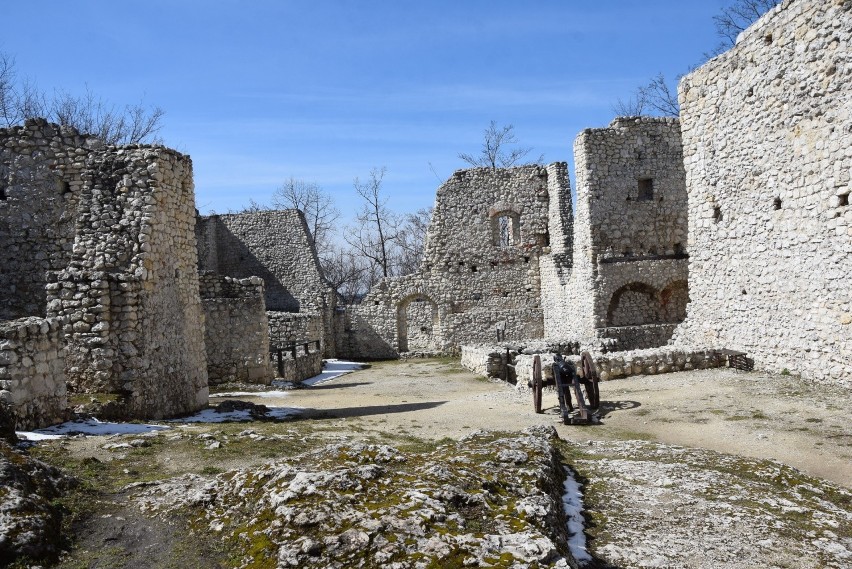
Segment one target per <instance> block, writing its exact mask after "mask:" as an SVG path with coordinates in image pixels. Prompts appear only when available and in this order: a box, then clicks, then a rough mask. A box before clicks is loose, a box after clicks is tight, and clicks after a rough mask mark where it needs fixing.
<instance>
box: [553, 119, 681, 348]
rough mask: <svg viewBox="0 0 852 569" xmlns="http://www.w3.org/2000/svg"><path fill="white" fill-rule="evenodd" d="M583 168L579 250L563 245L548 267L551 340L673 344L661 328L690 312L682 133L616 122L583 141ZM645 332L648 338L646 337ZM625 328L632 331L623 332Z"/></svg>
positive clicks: (665, 123) (661, 124) (579, 152)
mask: <svg viewBox="0 0 852 569" xmlns="http://www.w3.org/2000/svg"><path fill="white" fill-rule="evenodd" d="M574 158H575V163H576V167H577V213H576V218H575V219H573V223H572V225H573V227H572V229H573V244H572V243H571V242H570V241H569V242H558V243H554V244H553V247H552V250H551V253H550V254H549V255H546V256H545V257H543V258H542V260H541V274H542V305H543V306H544V308H545V322H544V327H545V334H546V336H547V337H548V338H554V339H565V340H571V341H580V342H581V343H583V344H594V343H595V342H596V341H598V340H600V339H604V338H611V339H613V340H616V341H617V344H618V345H619V347H621V348H622V349H636V348H645V347H651V346H654V345H660V342H662V343H665V342H666V341H667V340H668V338H667V337H663V336H662V331H664V330H667V329H668V330H671V329H672V328H673V327H671V326H669V327H661V326H660V325H661V324H671V323H676V322H679V321H680V320H682V319H683V317H684V315H685V302H686V280H687V279H686V277H687V260H686V259H687V253H686V235H687V218H686V209H687V203H686V202H687V195H686V189H685V181H684V171H683V165H682V151H681V141H680V130H679V123H678V121H677V119H671V118H635V117H633V118H617V119H615V120H614V121H613V122H612V123H611V124H610V125H609V126H608V127H607V128H600V129H587V130H585V131H583V132H582V133H580V135H579V136H578V137H577V139H576V140H575V142H574ZM556 203H558V202H556ZM568 207H569V206H568V205H567V204H566V205H563V206H562V207H560V208H559V209H558V211H557V212H554V214H553V215H552V216H551V217H552V218H554V219H556V218H558V217H559V216H561V217H562V218H565V217H566V215H565V214H563V213H561V212H562V211H564V210H565V209H567V208H568ZM567 217H570V210H569V213H568V216H567ZM564 225H565V224H564V223H563V226H564ZM569 227H571V225H569ZM644 325H648V326H649V328H648V329H647V331H646V332H647V333H644V334H643V333H642V330H641V329H639V328H637V327H641V326H644ZM623 326H630V327H633V329H632V330H630V331H629V333H628V332H627V331H618V330H616V329H615V328H618V327H623ZM604 330H607V331H609V332H610V333H608V334H604V333H603V331H604ZM625 342H627V343H626V344H625Z"/></svg>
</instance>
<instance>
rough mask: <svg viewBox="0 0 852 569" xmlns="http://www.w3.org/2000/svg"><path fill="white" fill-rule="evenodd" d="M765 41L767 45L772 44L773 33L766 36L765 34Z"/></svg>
mask: <svg viewBox="0 0 852 569" xmlns="http://www.w3.org/2000/svg"><path fill="white" fill-rule="evenodd" d="M763 43H765V44H766V45H769V44H771V43H772V34H766V35H765V36H763Z"/></svg>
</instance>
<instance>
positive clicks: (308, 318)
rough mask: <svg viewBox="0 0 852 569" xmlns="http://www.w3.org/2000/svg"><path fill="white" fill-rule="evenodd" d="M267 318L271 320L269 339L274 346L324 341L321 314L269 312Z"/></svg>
mask: <svg viewBox="0 0 852 569" xmlns="http://www.w3.org/2000/svg"><path fill="white" fill-rule="evenodd" d="M266 316H267V318H268V319H269V339H270V341H271V342H272V344H274V345H277V346H282V345H285V344H290V343H292V342H315V341H316V340H322V337H323V334H324V332H323V319H322V315H321V314H316V313H314V314H294V313H292V312H275V311H268V312H267V313H266Z"/></svg>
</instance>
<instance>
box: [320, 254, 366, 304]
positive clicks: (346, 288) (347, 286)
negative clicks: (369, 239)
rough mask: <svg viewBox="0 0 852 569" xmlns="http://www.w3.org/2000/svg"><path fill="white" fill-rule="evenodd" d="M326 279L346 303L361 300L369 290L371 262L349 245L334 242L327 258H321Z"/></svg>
mask: <svg viewBox="0 0 852 569" xmlns="http://www.w3.org/2000/svg"><path fill="white" fill-rule="evenodd" d="M320 264H321V265H322V270H323V274H325V278H326V280H327V281H328V282H329V284H331V286H333V287H334V289H335V290H336V291H337V293H338V294H339V295H340V298H341V299H342V300H343V302H344V303H345V304H354V303H356V302H358V301H360V300H361V299H362V298H363V297H364V295H365V294H366V293H367V291H368V290H369V285H368V284H367V281H368V280H369V279H368V278H367V275H368V273H369V271H370V266H369V264H368V263H367V262H366V261H365V259H364V258H363V257H361V256H360V255H359V254H357V253H356V252H355V251H353V250H352V249H351V248H349V247H341V246H339V245H336V244H333V245H331V246H330V248H329V250H328V252H327V255H326V257H325V258H322V259H320Z"/></svg>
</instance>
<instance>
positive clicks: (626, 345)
mask: <svg viewBox="0 0 852 569" xmlns="http://www.w3.org/2000/svg"><path fill="white" fill-rule="evenodd" d="M675 328H677V323H671V324H643V325H641V326H613V327H610V328H600V329H599V330H598V331H597V332H598V335H599V336H600V337H601V338H610V339H612V340H614V341H615V347H616V349H618V350H621V351H625V350H647V349H650V348H657V347H659V346H665V345H666V344H668V342H669V340H670V339H671V337H672V334H673V333H674V330H675Z"/></svg>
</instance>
